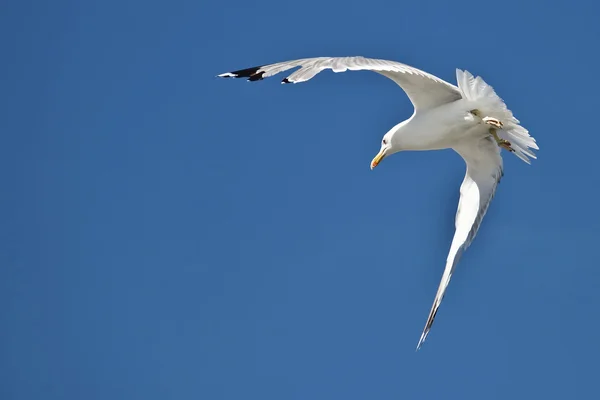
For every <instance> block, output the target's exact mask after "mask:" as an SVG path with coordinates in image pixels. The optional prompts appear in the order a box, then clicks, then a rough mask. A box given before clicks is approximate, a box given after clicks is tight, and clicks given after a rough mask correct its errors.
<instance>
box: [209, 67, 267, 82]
mask: <svg viewBox="0 0 600 400" xmlns="http://www.w3.org/2000/svg"><path fill="white" fill-rule="evenodd" d="M261 68H262V65H261V66H258V67H252V68H245V69H240V70H237V71H231V72H226V73H224V74H221V75H218V76H219V77H220V78H248V80H249V81H250V82H254V81H260V80H262V79H263V74H264V73H265V71H260V72H258V70H259V69H261Z"/></svg>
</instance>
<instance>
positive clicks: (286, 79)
mask: <svg viewBox="0 0 600 400" xmlns="http://www.w3.org/2000/svg"><path fill="white" fill-rule="evenodd" d="M281 83H292V82H290V80H289V79H288V78H283V80H282V81H281Z"/></svg>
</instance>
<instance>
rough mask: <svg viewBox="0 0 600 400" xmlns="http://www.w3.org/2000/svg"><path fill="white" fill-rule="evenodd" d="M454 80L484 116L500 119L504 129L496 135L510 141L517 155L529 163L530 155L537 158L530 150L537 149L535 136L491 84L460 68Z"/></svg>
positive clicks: (464, 96)
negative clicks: (530, 133)
mask: <svg viewBox="0 0 600 400" xmlns="http://www.w3.org/2000/svg"><path fill="white" fill-rule="evenodd" d="M456 81H457V82H458V88H459V89H460V91H461V93H462V96H463V98H464V99H466V100H468V101H472V102H474V103H476V104H477V109H478V110H480V111H481V113H482V114H483V115H484V116H487V117H493V118H497V119H498V120H500V121H502V123H503V124H504V129H501V130H498V136H499V137H500V138H501V139H504V140H508V141H509V142H510V143H511V146H512V148H513V149H514V150H515V151H514V154H515V155H516V156H517V157H519V158H520V159H521V160H523V161H525V162H526V163H528V164H530V160H529V158H530V157H531V158H534V159H535V158H537V157H536V155H535V153H534V152H533V151H531V150H530V149H533V150H539V147H538V145H537V143H536V140H535V138H534V137H532V136H531V135H529V131H528V130H527V129H525V128H524V127H523V126H521V125H520V121H519V120H518V119H516V118H515V117H514V115H513V114H512V112H511V111H510V110H509V109H508V108H507V107H506V104H505V103H504V100H502V99H501V98H500V96H498V95H497V94H496V92H495V91H494V88H493V87H492V86H490V85H488V84H487V83H486V82H485V81H484V80H483V79H482V78H481V77H480V76H478V77H474V76H473V75H472V74H471V73H470V72H469V71H462V70H460V69H457V70H456Z"/></svg>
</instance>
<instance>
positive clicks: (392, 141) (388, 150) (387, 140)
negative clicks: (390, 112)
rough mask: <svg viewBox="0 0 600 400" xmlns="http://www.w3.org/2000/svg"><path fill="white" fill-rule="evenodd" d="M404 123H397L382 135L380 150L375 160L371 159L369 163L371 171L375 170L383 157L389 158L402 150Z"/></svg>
mask: <svg viewBox="0 0 600 400" xmlns="http://www.w3.org/2000/svg"><path fill="white" fill-rule="evenodd" d="M405 123H406V121H404V122H401V123H399V124H398V125H396V126H394V127H393V128H392V129H390V130H389V131H388V132H387V133H386V134H385V135H383V139H381V149H380V150H379V153H377V155H376V156H375V158H373V161H371V169H373V168H375V167H376V166H377V165H378V164H379V163H380V162H381V160H383V159H384V158H385V157H388V156H391V155H392V154H394V153H397V152H399V151H400V150H402V146H401V142H402V127H403V126H404V125H405Z"/></svg>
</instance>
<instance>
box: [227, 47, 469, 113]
mask: <svg viewBox="0 0 600 400" xmlns="http://www.w3.org/2000/svg"><path fill="white" fill-rule="evenodd" d="M294 67H300V69H298V70H297V71H294V72H293V73H292V74H291V75H290V76H288V77H287V78H285V79H283V81H282V83H300V82H304V81H307V80H309V79H311V78H312V77H314V76H315V75H316V74H318V73H319V72H321V71H323V70H325V69H331V70H332V71H333V72H345V71H346V70H351V71H358V70H367V71H374V72H378V73H380V74H381V75H383V76H385V77H387V78H389V79H391V80H393V81H394V82H396V83H397V84H398V85H399V86H400V87H401V88H402V89H403V90H404V91H405V92H406V94H407V95H408V97H409V99H410V101H411V102H412V103H413V106H414V107H415V109H427V108H432V107H436V106H438V105H441V104H445V103H450V102H453V101H455V100H458V99H460V98H461V97H462V96H461V93H460V91H459V89H458V87H456V86H454V85H452V84H450V83H448V82H446V81H444V80H442V79H440V78H438V77H436V76H434V75H431V74H429V73H427V72H424V71H421V70H420V69H417V68H414V67H411V66H408V65H406V64H402V63H399V62H395V61H388V60H378V59H373V58H365V57H360V56H358V57H316V58H303V59H299V60H291V61H285V62H280V63H276V64H269V65H262V66H258V67H252V68H246V69H241V70H238V71H232V72H226V73H224V74H220V75H218V76H219V77H222V78H248V80H249V81H258V80H261V79H264V78H267V77H269V76H273V75H276V74H278V73H280V72H284V71H287V70H289V69H291V68H294Z"/></svg>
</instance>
